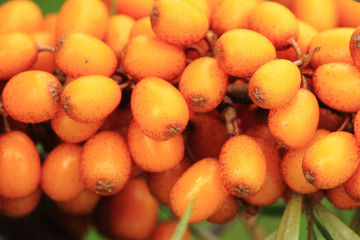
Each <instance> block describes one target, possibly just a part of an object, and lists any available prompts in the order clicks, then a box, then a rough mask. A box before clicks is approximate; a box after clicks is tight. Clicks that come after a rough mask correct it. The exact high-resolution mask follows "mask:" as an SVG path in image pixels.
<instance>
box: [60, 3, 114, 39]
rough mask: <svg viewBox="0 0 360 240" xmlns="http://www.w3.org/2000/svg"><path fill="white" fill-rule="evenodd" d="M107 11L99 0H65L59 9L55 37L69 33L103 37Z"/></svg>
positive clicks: (106, 23)
mask: <svg viewBox="0 0 360 240" xmlns="http://www.w3.org/2000/svg"><path fill="white" fill-rule="evenodd" d="M108 20H109V13H108V11H107V9H106V6H105V4H104V2H103V1H101V0H67V1H65V3H64V4H63V5H62V6H61V9H60V11H59V15H58V20H57V27H56V38H57V39H59V38H61V37H63V36H64V35H68V34H71V33H86V34H89V35H92V36H93V37H96V38H98V39H103V37H104V36H105V32H106V29H107V25H108Z"/></svg>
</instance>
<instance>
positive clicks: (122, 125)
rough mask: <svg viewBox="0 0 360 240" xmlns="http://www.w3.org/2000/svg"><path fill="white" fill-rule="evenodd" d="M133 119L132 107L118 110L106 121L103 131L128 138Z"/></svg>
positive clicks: (127, 106)
mask: <svg viewBox="0 0 360 240" xmlns="http://www.w3.org/2000/svg"><path fill="white" fill-rule="evenodd" d="M131 119H132V115H131V109H130V105H128V104H127V105H126V107H122V106H121V105H120V107H118V108H116V109H115V110H114V111H113V112H112V113H111V114H110V115H109V116H108V117H107V118H106V120H105V122H104V125H103V126H102V130H107V131H114V132H117V133H119V134H120V135H121V136H122V137H123V138H127V131H128V127H129V123H130V121H131Z"/></svg>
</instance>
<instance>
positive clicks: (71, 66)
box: [55, 33, 117, 78]
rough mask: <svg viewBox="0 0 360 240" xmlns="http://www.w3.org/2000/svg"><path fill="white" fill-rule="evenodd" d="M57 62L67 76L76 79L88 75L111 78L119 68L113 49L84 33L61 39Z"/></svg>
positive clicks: (57, 47) (58, 44) (56, 52)
mask: <svg viewBox="0 0 360 240" xmlns="http://www.w3.org/2000/svg"><path fill="white" fill-rule="evenodd" d="M55 62H56V65H57V66H58V67H59V68H60V69H61V70H62V71H63V72H64V73H65V74H66V75H69V76H71V77H74V78H77V77H81V76H86V75H103V76H106V77H110V76H112V75H113V74H114V72H115V70H116V68H117V59H116V56H115V54H114V52H113V51H112V50H111V48H110V47H109V46H108V45H106V44H105V43H104V42H102V41H100V40H99V39H96V38H94V37H92V36H90V35H87V34H82V33H74V34H70V35H66V36H65V37H63V38H61V39H59V41H58V43H57V45H56V49H55Z"/></svg>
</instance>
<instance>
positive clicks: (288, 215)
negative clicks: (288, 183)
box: [275, 193, 302, 240]
mask: <svg viewBox="0 0 360 240" xmlns="http://www.w3.org/2000/svg"><path fill="white" fill-rule="evenodd" d="M301 207H302V195H300V194H298V193H293V195H292V197H291V199H290V201H289V202H288V204H287V205H286V208H285V212H284V214H283V216H282V218H281V221H280V224H279V227H278V229H277V231H276V235H275V239H276V240H292V239H294V240H297V239H299V234H300V217H301Z"/></svg>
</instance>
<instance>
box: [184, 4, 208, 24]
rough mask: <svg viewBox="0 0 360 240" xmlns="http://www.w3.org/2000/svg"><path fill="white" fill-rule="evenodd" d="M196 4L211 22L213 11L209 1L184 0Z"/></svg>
mask: <svg viewBox="0 0 360 240" xmlns="http://www.w3.org/2000/svg"><path fill="white" fill-rule="evenodd" d="M183 1H187V2H190V3H192V4H194V5H195V6H196V7H197V8H198V9H200V10H201V11H202V12H203V13H205V15H206V17H207V18H208V20H209V21H210V18H211V9H210V5H209V3H208V1H207V0H183Z"/></svg>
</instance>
